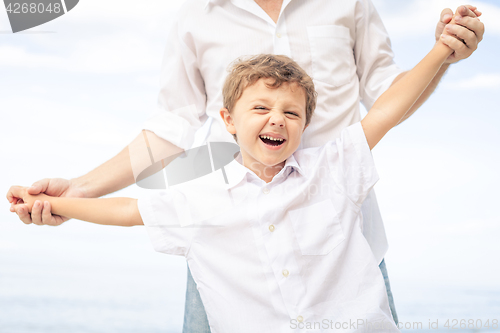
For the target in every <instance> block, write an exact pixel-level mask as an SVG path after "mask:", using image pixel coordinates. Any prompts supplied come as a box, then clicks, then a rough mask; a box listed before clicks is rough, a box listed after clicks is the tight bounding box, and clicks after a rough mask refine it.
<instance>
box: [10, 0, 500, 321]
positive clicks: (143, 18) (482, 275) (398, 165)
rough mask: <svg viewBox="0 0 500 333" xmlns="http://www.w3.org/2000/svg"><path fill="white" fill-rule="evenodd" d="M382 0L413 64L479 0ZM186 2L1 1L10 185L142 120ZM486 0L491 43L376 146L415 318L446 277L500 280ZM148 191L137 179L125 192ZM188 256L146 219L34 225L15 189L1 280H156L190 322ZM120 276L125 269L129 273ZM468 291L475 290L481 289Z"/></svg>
mask: <svg viewBox="0 0 500 333" xmlns="http://www.w3.org/2000/svg"><path fill="white" fill-rule="evenodd" d="M373 2H374V4H375V6H376V8H377V9H378V11H379V14H380V15H381V17H382V20H383V22H384V24H385V26H386V28H387V30H388V32H389V35H390V37H391V41H392V45H393V49H394V52H395V54H396V58H395V60H396V62H397V63H398V65H399V66H401V67H402V68H405V69H410V68H411V67H412V66H414V65H415V64H416V63H417V62H418V61H419V60H420V59H421V58H422V57H423V56H424V55H425V54H426V53H427V52H428V51H429V50H430V49H431V48H432V45H433V43H434V29H435V25H436V23H437V21H438V19H439V14H440V12H441V10H442V9H443V8H447V7H450V8H453V9H455V8H456V7H457V6H459V5H461V4H463V3H462V2H460V1H455V0H433V1H423V0H408V1H396V0H373ZM181 4H182V1H177V0H175V1H174V0H169V1H164V0H148V1H123V0H120V1H118V0H106V1H97V0H85V1H80V3H79V4H78V5H77V6H76V7H75V8H74V9H73V10H72V11H71V12H69V13H68V14H66V15H64V16H62V17H60V18H58V19H56V20H54V21H52V22H48V23H46V24H44V25H42V26H39V27H36V28H33V29H30V30H28V31H25V32H21V33H17V34H12V33H11V30H10V26H9V23H8V19H7V15H6V12H5V11H4V10H3V9H0V117H1V118H0V119H1V121H0V163H1V165H2V172H3V176H2V177H0V190H1V191H3V193H7V190H8V188H9V187H10V186H11V185H29V184H31V183H32V182H34V181H36V180H39V179H42V178H46V177H61V178H72V177H77V176H80V175H83V174H85V173H86V172H88V171H90V170H92V169H93V168H95V167H97V166H98V165H100V164H101V163H103V162H104V161H106V160H108V159H109V158H111V157H112V156H114V155H115V154H117V153H118V152H119V151H120V150H121V149H123V148H124V147H125V146H126V145H127V144H128V143H129V142H130V141H131V140H132V139H133V138H134V137H135V136H136V135H137V134H138V133H139V131H140V130H141V127H140V124H141V122H142V121H144V120H145V119H147V117H148V116H149V115H150V114H151V113H152V112H153V111H154V109H155V107H156V100H157V94H158V89H159V75H160V65H161V58H162V54H163V48H164V46H165V42H166V38H167V32H168V29H169V25H170V23H171V22H172V18H173V17H174V16H175V11H176V10H177V9H178V8H179V6H180V5H181ZM472 4H473V5H476V6H477V7H478V8H479V9H480V10H481V11H482V12H483V16H482V17H481V20H482V21H483V22H484V23H485V26H486V33H485V36H484V40H483V41H482V42H481V43H480V45H479V49H478V50H477V51H476V52H475V53H474V54H473V55H472V56H471V57H470V58H469V59H466V60H464V61H461V62H459V63H458V64H454V65H452V66H451V67H450V69H449V70H448V73H447V74H446V76H445V78H444V79H443V80H442V82H441V84H440V86H439V87H438V89H437V90H436V92H435V93H434V95H433V96H431V98H430V99H429V101H427V103H426V104H425V105H424V106H423V107H421V108H420V110H419V111H418V112H417V113H416V114H415V115H413V116H412V117H411V118H410V119H409V120H407V121H406V122H405V123H404V124H402V125H400V126H398V127H396V128H395V129H394V130H392V131H391V132H390V133H389V134H388V135H387V137H386V138H385V139H384V142H383V143H382V144H380V145H379V146H377V147H376V148H375V149H374V151H373V154H374V157H375V161H376V163H377V167H378V171H379V174H380V178H381V179H380V181H379V183H378V184H377V185H376V191H377V197H378V201H379V204H380V208H381V211H382V215H383V217H384V222H385V227H386V233H387V236H388V239H389V244H390V249H389V252H388V253H387V255H386V262H387V265H388V269H389V276H390V279H391V283H392V285H393V289H394V293H395V297H396V305H398V301H399V305H400V308H401V309H402V311H403V313H402V314H400V317H401V315H403V316H404V315H405V314H406V315H407V316H408V317H410V316H412V314H408V313H405V312H404V309H407V308H408V305H409V304H410V303H411V302H414V301H415V299H419V300H420V301H421V302H423V303H425V302H426V301H429V300H431V301H432V302H435V301H436V296H435V295H434V294H433V292H431V290H434V289H432V288H441V287H442V288H452V289H450V290H453V288H457V289H456V290H459V289H460V290H468V289H467V288H470V289H471V290H477V288H485V289H488V288H489V289H490V290H493V289H495V290H500V286H499V285H498V281H500V266H498V264H497V260H498V259H497V258H498V256H499V254H500V242H498V239H499V237H500V223H499V222H500V218H499V217H498V208H496V207H498V204H497V202H498V199H499V195H498V188H499V187H500V176H499V173H498V170H499V169H500V149H499V148H500V131H498V129H497V127H498V124H499V123H500V113H499V112H498V111H499V107H498V102H497V101H496V97H497V96H498V95H499V94H500V65H499V64H498V60H497V59H498V54H499V52H500V20H498V19H497V18H498V17H500V2H498V1H493V0H489V1H484V0H483V1H478V2H473V3H472ZM139 193H140V192H139V189H138V188H137V187H135V186H131V187H130V188H127V189H125V190H122V191H120V192H118V193H115V194H113V196H131V197H137V196H138V195H139ZM184 267H185V262H184V260H183V259H182V258H177V257H171V256H165V255H160V254H158V253H155V252H154V251H153V249H152V247H151V245H150V243H149V239H148V238H147V235H146V232H145V230H144V228H140V227H134V228H113V227H103V226H96V225H91V224H87V223H84V222H80V221H70V222H68V223H65V224H63V225H62V226H60V227H56V228H53V227H47V226H44V227H38V226H35V225H24V224H23V223H22V222H20V221H19V220H18V219H17V218H16V216H15V215H13V214H11V213H10V212H9V204H8V202H7V200H4V201H3V203H1V204H0V282H2V276H3V278H4V279H6V280H4V281H3V283H0V295H1V294H2V293H3V294H4V295H6V294H7V295H11V296H16V295H17V294H16V293H23V292H26V290H32V289H29V288H33V286H37V282H39V281H45V282H47V283H46V284H43V285H40V286H37V289H36V291H37V292H38V293H39V294H40V295H41V296H43V295H49V294H54V293H55V294H58V293H61V294H67V293H69V294H71V295H73V297H80V296H81V297H84V296H82V295H87V296H86V297H92V296H91V295H97V294H99V295H101V296H102V294H103V293H104V294H105V295H108V296H109V297H110V298H113V297H116V298H118V299H125V298H126V296H124V295H125V294H128V295H134V297H136V298H134V300H135V301H137V302H141V297H142V296H141V295H144V294H145V293H149V294H154V295H155V297H156V298H155V302H158V304H161V306H160V307H162V308H161V309H163V310H162V311H167V310H168V311H167V312H168V325H170V326H169V327H173V328H178V327H180V325H181V324H182V307H183V295H184V292H185V287H184V285H185V274H186V271H185V268H184ZM2 271H3V272H2ZM51 271H56V272H63V273H58V274H59V275H58V278H60V277H61V275H64V274H68V277H70V280H71V281H73V280H74V279H77V277H75V274H78V276H79V277H80V278H81V280H78V281H80V282H81V283H83V285H76V284H69V285H64V286H61V285H58V284H51V283H50V281H51V279H52V278H53V277H51V275H50V274H51V273H50V272H51ZM124 272H127V273H126V274H123V273H124ZM2 273H3V274H2ZM13 276H22V279H20V280H18V279H14V278H13ZM100 276H102V277H107V278H106V279H104V278H103V279H100V278H99V277H100ZM82 277H86V278H85V279H84V278H82ZM117 279H118V280H119V279H124V280H121V283H122V284H119V283H118V284H116V281H117ZM6 281H8V283H9V284H8V285H9V287H8V288H7V287H6ZM82 281H83V282H82ZM116 285H123V286H125V285H126V286H127V287H123V288H121V289H120V288H118V287H116ZM29 286H32V287H29ZM78 286H80V287H78ZM26 288H28V289H26ZM78 288H79V290H77V289H78ZM33 290H35V289H33ZM75 290H77V291H75ZM152 290H154V291H152ZM89 295H90V296H89ZM130 297H132V296H130ZM470 297H473V296H470ZM459 302H463V303H464V304H469V306H471V304H473V302H472V300H471V299H467V298H465V299H460V300H459ZM0 306H1V305H0ZM163 320H167V319H165V318H163Z"/></svg>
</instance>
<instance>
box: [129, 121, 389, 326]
mask: <svg viewBox="0 0 500 333" xmlns="http://www.w3.org/2000/svg"><path fill="white" fill-rule="evenodd" d="M239 156H241V155H239ZM240 163H241V160H240V159H236V160H233V161H232V162H231V163H229V164H228V165H226V166H225V167H224V170H218V171H216V172H214V173H212V174H209V175H208V176H204V177H201V178H198V179H196V180H192V181H189V182H186V183H183V184H180V185H175V186H173V187H171V188H169V189H167V190H162V191H157V190H151V191H149V192H148V193H146V194H145V195H144V196H141V197H140V198H139V200H138V207H139V211H140V214H141V217H142V219H143V221H144V224H145V226H146V228H147V230H148V233H149V235H150V238H151V240H152V243H153V246H154V248H155V250H157V251H159V252H163V253H168V254H176V255H182V256H185V257H186V259H187V262H188V265H189V268H190V269H191V273H192V275H193V278H194V280H195V282H196V284H197V286H198V290H199V292H200V295H201V298H202V301H203V304H204V306H205V310H206V312H207V317H208V321H209V324H210V328H211V330H212V332H213V333H220V332H228V333H234V332H239V333H241V332H251V333H255V332H259V333H265V332H270V333H271V332H272V333H277V332H308V331H311V332H319V331H324V332H329V331H333V330H334V329H339V328H340V330H342V331H344V332H351V331H352V332H354V331H355V332H364V331H376V330H377V329H376V328H377V327H378V328H379V329H380V328H381V327H383V330H382V331H383V332H398V330H397V328H396V326H395V324H394V321H393V319H392V316H391V312H390V309H389V304H388V299H387V292H386V289H385V284H384V280H383V277H382V274H381V272H380V269H379V268H378V262H377V260H376V258H375V257H374V255H373V253H372V251H371V249H370V246H369V245H368V243H367V241H366V239H365V237H364V236H363V234H362V232H361V224H362V217H361V204H362V202H363V200H364V198H365V197H366V196H367V194H368V192H369V191H370V190H371V188H372V187H373V185H374V184H375V182H376V181H377V180H378V175H377V172H376V169H375V166H374V164H373V159H372V155H371V152H370V149H369V147H368V144H367V142H366V138H365V136H364V132H363V129H362V127H361V124H360V123H356V124H354V125H352V126H350V127H348V128H347V129H345V130H344V131H343V132H342V134H341V137H340V138H339V139H337V140H336V141H330V142H328V143H326V144H325V145H323V146H321V147H318V148H309V149H303V150H300V151H297V152H295V153H294V154H293V155H292V156H290V157H289V158H288V159H287V160H286V163H285V166H284V168H283V169H282V170H281V171H280V172H279V173H278V174H277V175H276V176H274V178H273V179H272V181H271V182H269V183H265V182H264V181H263V180H261V179H260V178H258V177H257V176H256V175H255V174H254V173H253V172H252V171H251V170H249V169H247V168H246V167H244V166H243V165H242V164H240ZM223 172H225V176H224V174H223ZM226 180H227V182H226ZM382 325H383V326H382Z"/></svg>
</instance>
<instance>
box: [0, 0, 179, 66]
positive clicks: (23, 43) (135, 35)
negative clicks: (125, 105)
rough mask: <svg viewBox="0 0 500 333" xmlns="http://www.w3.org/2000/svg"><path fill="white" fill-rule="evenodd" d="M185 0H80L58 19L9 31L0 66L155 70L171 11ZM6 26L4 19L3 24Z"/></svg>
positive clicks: (162, 47) (0, 58)
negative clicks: (26, 30) (17, 31)
mask: <svg viewBox="0 0 500 333" xmlns="http://www.w3.org/2000/svg"><path fill="white" fill-rule="evenodd" d="M182 3H183V1H180V0H169V1H163V0H150V1H117V0H107V1H104V2H103V1H94V0H86V1H81V2H80V3H79V4H78V6H77V7H75V9H74V10H72V11H71V12H69V13H68V14H66V15H65V16H63V17H60V18H58V19H57V20H54V21H51V22H48V23H47V24H44V25H41V26H39V27H35V28H33V29H30V32H37V31H54V34H49V35H47V34H23V35H19V34H17V35H9V36H8V37H6V38H9V39H8V40H7V42H6V43H2V44H3V45H1V46H0V68H1V67H6V68H9V69H10V68H13V67H14V68H28V69H43V70H46V69H51V70H52V69H53V70H60V71H74V72H85V73H120V72H123V73H129V72H134V71H142V70H159V68H160V65H161V56H162V53H163V49H164V46H165V40H166V38H167V35H168V30H169V28H170V25H171V23H172V21H173V17H174V15H175V13H176V11H177V9H178V8H179V7H180V5H181V4H182ZM1 27H4V25H1Z"/></svg>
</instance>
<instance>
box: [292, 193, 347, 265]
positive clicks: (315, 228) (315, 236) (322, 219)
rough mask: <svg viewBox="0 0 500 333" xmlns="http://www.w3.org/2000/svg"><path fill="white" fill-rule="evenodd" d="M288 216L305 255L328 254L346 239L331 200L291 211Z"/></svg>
mask: <svg viewBox="0 0 500 333" xmlns="http://www.w3.org/2000/svg"><path fill="white" fill-rule="evenodd" d="M288 215H289V217H290V219H291V221H292V225H293V229H294V231H295V236H296V237H297V242H298V243H299V247H300V251H301V253H302V254H303V255H325V254H328V253H330V252H331V251H332V250H333V249H334V248H335V247H337V245H339V244H340V243H342V242H343V241H344V239H345V236H344V232H343V231H342V226H341V225H340V220H339V218H338V216H337V213H336V211H335V208H334V207H333V204H332V202H331V201H330V199H327V200H324V201H320V202H318V203H316V204H313V205H311V206H308V207H304V208H299V209H294V210H290V211H289V212H288Z"/></svg>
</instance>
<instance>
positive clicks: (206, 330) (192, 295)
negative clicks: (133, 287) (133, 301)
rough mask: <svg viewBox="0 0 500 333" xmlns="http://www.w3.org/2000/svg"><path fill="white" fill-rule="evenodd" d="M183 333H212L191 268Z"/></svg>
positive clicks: (382, 265)
mask: <svg viewBox="0 0 500 333" xmlns="http://www.w3.org/2000/svg"><path fill="white" fill-rule="evenodd" d="M379 267H380V271H381V272H382V275H383V276H384V282H385V288H386V289H387V297H388V298H389V306H390V308H391V312H392V318H394V321H395V322H396V325H397V324H398V315H397V313H396V307H395V306H394V299H393V297H392V291H391V284H390V283H389V277H388V275H387V268H386V266H385V261H384V259H382V262H381V263H380V265H379ZM182 333H210V327H209V326H208V319H207V313H206V312H205V307H204V306H203V303H202V302H201V298H200V293H199V292H198V289H197V288H196V283H195V282H194V280H193V277H192V276H191V271H190V270H189V267H188V276H187V288H186V305H185V307H184V326H183V328H182Z"/></svg>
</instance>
